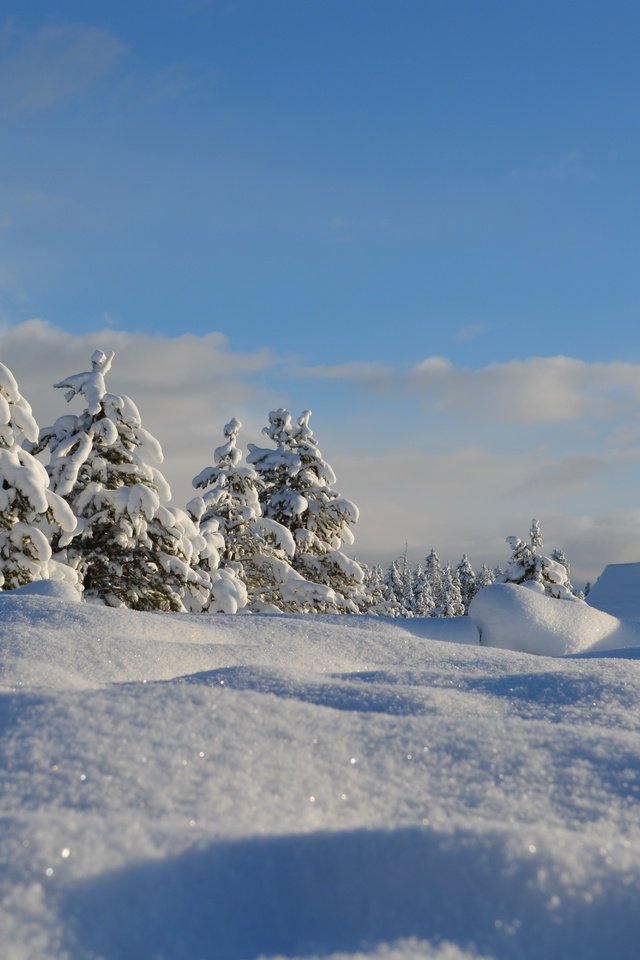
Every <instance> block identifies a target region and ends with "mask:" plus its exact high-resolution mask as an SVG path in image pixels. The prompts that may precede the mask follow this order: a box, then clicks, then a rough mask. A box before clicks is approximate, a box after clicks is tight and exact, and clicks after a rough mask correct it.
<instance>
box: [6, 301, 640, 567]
mask: <svg viewBox="0 0 640 960" xmlns="http://www.w3.org/2000/svg"><path fill="white" fill-rule="evenodd" d="M98 347H99V348H101V349H103V350H115V351H116V359H115V361H114V366H113V369H112V371H111V374H110V376H109V380H108V388H109V389H110V390H111V391H112V392H114V393H126V394H128V395H129V396H131V397H132V398H133V400H134V401H135V402H136V404H137V405H138V407H139V408H140V411H141V414H142V417H143V422H144V424H145V426H146V427H147V429H149V430H150V431H151V432H152V433H154V434H155V435H156V436H157V437H158V439H159V440H160V442H161V444H162V447H163V450H164V453H165V464H164V472H165V474H166V476H167V479H168V480H169V482H170V484H171V486H172V488H173V491H174V502H175V503H177V504H183V503H185V502H186V500H187V499H189V498H190V497H191V496H192V495H193V490H192V488H191V478H192V477H193V476H194V475H195V474H196V473H197V472H199V471H200V470H201V469H202V467H204V466H206V465H207V464H209V463H211V455H212V451H213V448H214V447H216V446H217V445H218V444H219V442H220V439H221V431H222V426H223V424H224V423H225V422H227V421H228V420H229V419H230V418H231V417H232V416H237V417H239V419H241V420H242V421H243V423H244V429H243V431H242V435H241V438H242V445H243V447H246V443H247V441H252V442H258V443H260V442H263V441H262V440H261V436H260V431H261V429H262V427H263V425H264V424H265V423H266V420H267V414H268V411H269V410H272V409H274V408H275V407H279V406H288V407H289V409H292V412H294V413H295V412H296V411H297V410H298V409H301V408H302V407H303V406H305V405H307V404H306V403H305V399H306V394H307V387H306V385H305V382H304V381H303V380H301V379H300V377H301V372H302V368H301V367H300V365H293V364H292V362H291V361H288V360H286V359H283V358H282V357H279V356H278V355H276V354H271V353H268V352H264V351H260V352H251V353H240V352H237V351H234V350H233V349H232V347H231V345H230V344H229V342H228V341H227V339H226V337H225V336H223V335H222V334H220V333H210V334H208V335H205V336H194V335H184V336H179V337H175V338H170V337H166V336H150V335H148V334H139V333H128V332H124V331H120V330H112V329H105V330H102V331H99V332H93V333H84V334H70V333H67V332H64V331H62V330H59V329H57V328H56V327H53V326H52V325H51V324H48V323H45V322H43V321H40V320H32V321H29V322H26V323H22V324H18V325H14V326H9V327H4V328H3V327H0V360H2V362H4V363H6V364H7V365H8V366H9V367H10V368H11V369H12V370H13V372H14V373H15V375H16V377H17V379H18V382H19V384H20V386H21V389H22V390H23V393H24V394H25V396H26V397H27V399H28V400H29V401H30V402H31V404H32V405H33V407H34V412H35V414H36V418H37V419H38V422H39V423H40V424H41V425H43V426H44V425H47V424H50V423H52V422H53V421H54V420H55V419H56V418H57V417H59V416H61V415H62V414H64V413H66V412H68V411H70V410H78V409H79V405H78V402H77V401H76V402H75V403H72V404H70V405H67V404H66V403H65V401H64V398H63V396H62V392H61V391H54V390H53V389H52V384H53V383H54V382H56V381H58V380H60V379H62V378H63V377H65V376H67V375H68V374H71V373H77V372H79V371H81V370H85V369H87V367H88V364H89V358H90V356H91V353H92V352H93V350H94V349H96V348H98ZM476 373H478V374H480V375H479V376H476V375H475V374H476ZM639 373H640V371H639V369H638V368H637V367H635V366H634V365H632V364H584V363H582V362H580V361H575V360H570V359H568V358H549V359H541V358H538V359H535V360H532V361H518V362H515V361H514V362H513V363H512V364H503V365H495V366H493V367H487V368H484V370H482V371H477V372H473V371H466V370H459V369H457V368H455V367H454V366H453V364H451V363H450V362H449V361H447V360H444V359H442V358H434V357H431V358H428V359H427V360H426V361H424V362H423V363H422V364H420V368H419V371H418V372H417V373H416V374H415V376H416V377H417V378H418V383H416V382H413V384H412V386H413V389H420V390H421V391H424V380H425V379H426V380H428V381H430V384H431V385H430V387H429V389H430V390H433V391H434V393H433V398H434V400H435V401H439V402H440V411H439V413H437V414H435V415H432V414H430V415H429V416H425V415H424V412H423V411H422V410H420V409H419V408H418V406H417V405H416V404H415V403H412V402H411V396H409V397H407V395H406V393H405V394H404V395H403V392H402V384H401V381H400V380H399V378H398V379H397V381H396V385H395V387H394V389H393V390H388V391H387V392H386V393H384V394H382V393H380V394H378V395H376V393H375V392H372V391H371V390H367V391H362V390H361V389H354V390H352V392H351V394H350V396H349V402H348V411H347V410H346V408H345V403H344V393H343V392H342V391H340V396H339V398H338V399H337V400H336V395H337V394H338V391H336V383H338V382H342V383H343V384H344V385H345V388H348V387H354V386H355V387H361V386H362V384H363V383H364V384H365V385H366V386H367V387H368V386H369V384H370V382H373V383H375V382H376V377H379V378H380V379H381V381H383V382H384V381H385V378H388V380H387V382H389V383H392V382H393V377H394V371H393V370H391V369H389V368H388V367H386V366H385V365H384V364H379V365H378V364H368V363H359V362H354V363H344V364H338V365H334V366H316V367H310V368H308V369H307V372H306V373H305V374H304V375H305V376H306V377H307V378H309V379H310V378H311V377H314V380H313V384H314V388H313V389H314V398H313V403H312V404H309V405H313V406H314V408H315V409H316V413H317V419H314V421H313V423H312V426H314V427H315V428H316V435H317V439H318V442H319V444H320V448H321V450H322V451H323V453H324V454H325V455H326V457H327V459H328V460H329V462H330V463H331V465H332V466H333V468H334V470H335V472H336V475H337V477H338V481H337V488H338V490H340V492H341V493H343V494H344V495H345V496H347V497H349V498H351V499H353V500H354V501H355V502H356V503H357V504H358V506H359V507H360V514H361V519H360V523H359V524H358V527H357V530H356V544H355V548H354V550H355V554H356V555H358V556H359V557H361V558H363V559H365V560H367V561H369V562H384V563H388V562H389V561H390V560H391V559H392V558H393V556H395V555H397V554H398V553H399V552H401V551H402V550H403V549H404V544H405V542H408V544H409V549H410V555H411V557H412V558H414V559H418V558H419V557H420V556H422V555H424V554H425V553H426V552H427V551H428V550H429V549H430V548H431V546H434V547H435V548H436V549H437V550H438V552H439V553H440V555H441V556H442V557H443V559H451V560H452V561H457V560H458V559H459V557H460V556H461V555H462V553H463V552H466V553H468V554H469V556H470V557H471V560H472V562H473V563H474V564H476V565H479V564H480V563H482V562H483V561H486V562H489V563H491V564H495V563H505V562H506V559H507V547H506V545H505V542H504V540H505V537H506V536H508V535H510V534H516V535H518V536H525V535H526V534H527V532H528V530H529V524H530V521H531V518H532V517H533V516H536V517H538V518H539V519H540V521H541V522H542V531H543V536H544V538H545V546H546V547H547V548H548V549H551V548H552V547H554V546H560V547H563V548H564V549H565V551H566V553H567V555H568V557H569V559H570V560H571V562H572V566H573V571H574V576H575V579H577V580H584V579H586V578H589V579H593V578H594V577H595V576H597V574H598V573H599V571H600V569H601V568H602V566H603V565H604V563H605V562H609V561H616V560H619V561H627V560H638V559H640V546H639V544H640V510H637V509H636V503H640V498H636V493H635V492H636V490H637V489H638V487H639V486H640V485H639V484H638V482H637V477H636V474H637V472H638V461H639V459H640V434H639V433H638V429H637V427H636V425H635V424H636V420H637V419H640V418H637V417H636V411H637V406H638V386H637V384H638V381H639V380H640V377H639ZM536 375H537V376H540V377H542V382H541V383H539V384H538V387H537V388H536ZM456 387H459V388H460V391H461V393H460V396H456V394H455V389H456ZM474 389H475V390H478V391H482V392H479V393H478V395H477V396H476V395H475V394H474ZM536 389H539V390H542V389H547V390H548V391H549V392H550V393H551V394H552V396H553V397H554V398H555V400H556V401H557V402H560V400H561V399H562V402H563V403H564V404H565V405H566V404H567V403H569V405H570V410H571V416H572V418H573V419H572V420H571V421H570V422H569V423H567V422H564V421H558V420H556V419H549V413H548V411H549V410H550V409H552V407H548V408H544V405H543V413H544V414H545V416H547V420H545V421H543V424H542V426H540V424H539V423H537V422H536V419H535V417H533V416H531V413H530V411H527V408H526V406H523V401H522V398H521V397H519V396H518V391H519V390H522V391H523V393H524V395H525V396H526V397H527V398H528V401H529V402H533V398H535V397H536V395H537V394H536ZM567 391H568V394H569V396H568V397H567V396H566V393H567ZM294 395H295V403H294V404H293V406H292V404H291V398H292V396H294ZM509 404H510V405H511V409H508V410H506V411H505V409H504V407H505V406H508V405H509ZM478 408H480V414H481V416H482V417H483V418H484V419H485V420H487V421H489V422H488V423H487V424H485V425H484V426H483V431H479V430H478V429H477V426H478V420H477V417H478ZM514 408H515V411H524V413H523V416H522V419H521V420H520V421H518V426H517V429H516V430H507V429H505V428H504V426H501V425H500V424H499V423H495V422H494V421H491V411H494V414H495V411H499V413H500V415H501V416H502V417H503V419H509V418H512V419H513V418H514V417H515V413H514ZM621 410H622V412H623V413H624V415H625V416H626V419H624V417H621V415H620V411H621ZM545 411H546V412H545ZM594 411H595V412H598V413H600V414H601V415H603V416H605V415H606V416H609V417H610V420H608V421H607V420H605V421H603V422H602V423H601V424H600V427H599V430H598V431H592V430H591V421H590V417H591V416H592V415H593V413H594ZM461 412H464V416H463V417H462V416H460V413H461ZM580 417H582V419H579V418H580ZM556 423H560V425H561V429H559V430H558V429H555V426H554V425H555V424H556ZM603 427H604V428H606V430H609V431H610V437H608V438H605V439H603V429H602V428H603ZM552 428H553V429H552ZM514 438H515V441H517V442H515V445H514ZM570 441H571V442H570ZM264 442H265V443H266V441H264Z"/></svg>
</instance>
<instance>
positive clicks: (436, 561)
mask: <svg viewBox="0 0 640 960" xmlns="http://www.w3.org/2000/svg"><path fill="white" fill-rule="evenodd" d="M423 589H426V590H427V591H428V593H429V596H430V597H431V599H432V601H433V606H432V607H431V613H430V616H432V617H441V616H442V610H443V597H442V591H443V582H442V564H441V563H440V557H439V556H438V554H437V553H436V551H435V550H434V549H433V548H431V551H430V552H429V554H428V555H427V556H426V557H425V561H424V587H423Z"/></svg>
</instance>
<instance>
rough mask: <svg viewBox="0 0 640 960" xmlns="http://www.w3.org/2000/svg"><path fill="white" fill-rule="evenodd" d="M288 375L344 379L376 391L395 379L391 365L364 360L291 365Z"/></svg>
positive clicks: (384, 387)
mask: <svg viewBox="0 0 640 960" xmlns="http://www.w3.org/2000/svg"><path fill="white" fill-rule="evenodd" d="M289 375H290V376H293V377H297V378H300V379H312V380H345V381H348V382H350V383H353V384H354V385H358V386H362V387H365V388H367V389H369V390H374V391H376V392H378V391H385V390H388V389H389V388H390V387H391V386H392V385H393V383H394V379H395V374H394V371H393V369H392V368H391V367H389V366H387V365H386V364H384V363H377V362H366V361H364V362H362V361H360V362H359V361H354V362H352V363H335V364H316V365H309V366H303V365H299V366H293V367H291V368H290V369H289Z"/></svg>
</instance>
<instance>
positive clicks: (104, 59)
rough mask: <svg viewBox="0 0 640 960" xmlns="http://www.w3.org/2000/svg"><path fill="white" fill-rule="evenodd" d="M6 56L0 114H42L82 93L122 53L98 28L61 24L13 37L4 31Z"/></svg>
mask: <svg viewBox="0 0 640 960" xmlns="http://www.w3.org/2000/svg"><path fill="white" fill-rule="evenodd" d="M4 39H5V47H7V46H8V47H9V50H10V52H9V54H8V55H7V56H5V57H4V58H3V59H2V60H0V111H1V112H2V113H4V114H8V113H12V112H22V111H29V112H30V111H35V110H44V109H47V108H48V107H51V106H52V105H53V104H55V103H57V102H58V101H61V100H64V99H67V98H68V97H72V96H75V95H77V94H79V93H83V92H84V91H86V90H87V88H88V87H91V86H92V85H93V84H94V83H95V82H96V81H98V80H99V79H101V78H102V77H103V76H105V75H106V74H108V73H109V72H110V71H111V70H112V69H113V68H114V66H115V65H116V64H117V62H118V61H119V60H120V59H121V58H122V57H123V56H124V55H125V53H126V52H127V48H126V46H125V45H124V44H123V43H122V42H121V41H120V40H119V39H118V38H117V37H115V36H114V35H113V34H112V33H110V32H109V31H107V30H104V29H102V28H100V27H90V26H83V25H77V24H62V25H57V26H53V25H51V26H45V27H41V28H40V29H39V30H37V31H36V32H34V33H31V34H26V35H24V34H22V35H15V34H9V33H8V31H6V30H5V37H4Z"/></svg>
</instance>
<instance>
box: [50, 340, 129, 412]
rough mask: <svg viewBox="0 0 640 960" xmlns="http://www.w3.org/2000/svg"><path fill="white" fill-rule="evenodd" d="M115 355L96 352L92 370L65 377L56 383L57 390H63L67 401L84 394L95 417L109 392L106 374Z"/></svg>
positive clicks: (92, 360)
mask: <svg viewBox="0 0 640 960" xmlns="http://www.w3.org/2000/svg"><path fill="white" fill-rule="evenodd" d="M114 357H115V353H114V352H113V350H112V351H111V353H110V354H106V353H103V351H102V350H95V351H94V352H93V354H92V355H91V370H86V371H85V372H84V373H74V374H72V376H70V377H65V379H64V380H60V382H59V383H54V387H55V388H56V389H60V390H63V389H64V388H65V387H66V388H67V392H66V393H65V399H66V400H73V398H74V397H75V396H76V395H77V394H79V393H80V394H82V395H83V397H84V398H85V400H86V401H87V408H88V410H89V413H90V414H92V415H94V416H95V414H97V413H99V412H100V405H101V403H102V401H103V399H104V396H105V394H106V392H107V388H106V386H105V382H104V378H105V374H107V373H108V372H109V370H110V369H111V364H112V363H113V358H114Z"/></svg>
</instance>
